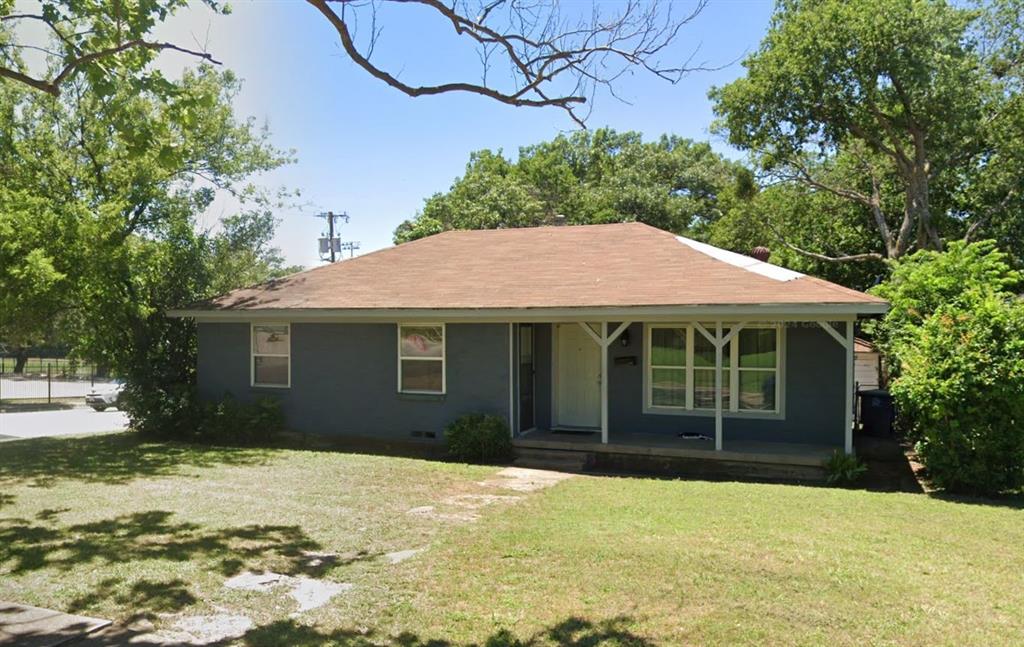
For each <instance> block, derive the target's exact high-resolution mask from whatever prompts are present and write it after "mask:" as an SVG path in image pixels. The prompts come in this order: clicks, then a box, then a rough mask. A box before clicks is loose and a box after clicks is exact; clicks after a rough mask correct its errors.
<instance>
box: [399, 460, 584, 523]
mask: <svg viewBox="0 0 1024 647" xmlns="http://www.w3.org/2000/svg"><path fill="white" fill-rule="evenodd" d="M573 476H575V474H568V473H565V472H552V471H549V470H535V469H528V468H523V467H506V468H505V469H502V470H501V471H499V472H498V473H496V474H495V475H494V476H493V477H492V478H489V479H487V480H485V481H477V482H476V485H477V486H478V487H479V488H482V489H484V490H485V491H483V492H480V491H477V492H464V493H459V494H451V495H448V496H444V497H442V498H441V499H440V500H439V501H438V502H437V503H436V504H434V505H422V506H417V507H415V508H410V509H409V510H408V511H407V512H406V513H407V514H410V515H413V516H417V517H424V518H427V519H434V520H436V521H442V522H448V523H472V522H474V521H476V520H478V519H479V518H480V515H481V512H482V510H483V509H484V508H488V507H490V506H494V505H512V504H515V503H519V502H520V501H522V500H523V499H524V498H525V497H524V496H523V495H524V494H527V493H530V492H536V491H537V490H543V489H545V488H549V487H551V486H553V485H557V484H558V483H561V482H562V481H564V480H566V479H569V478H572V477H573ZM495 490H503V491H506V492H508V491H511V492H515V494H500V493H496V492H495Z"/></svg>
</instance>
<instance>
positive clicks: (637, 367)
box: [536, 323, 846, 447]
mask: <svg viewBox="0 0 1024 647" xmlns="http://www.w3.org/2000/svg"><path fill="white" fill-rule="evenodd" d="M617 326H618V324H617V323H614V324H613V323H610V324H609V325H608V328H609V329H610V330H614V329H615V328H616V327H617ZM628 331H629V336H630V344H629V346H627V347H623V346H622V345H621V344H620V343H619V341H618V340H616V341H615V342H614V343H613V344H612V345H611V346H610V347H609V351H608V352H609V359H608V370H609V373H610V376H609V379H610V381H609V383H608V429H609V441H610V442H615V438H616V436H617V435H618V436H620V437H621V435H622V434H628V433H630V432H640V433H653V434H662V433H663V434H672V435H674V434H678V433H680V432H683V431H693V432H697V433H702V434H705V435H707V436H711V437H713V436H714V435H715V418H714V415H713V414H710V415H709V414H705V413H700V414H694V413H688V414H682V415H671V414H653V413H644V412H643V401H644V393H643V372H644V357H643V353H644V326H643V324H642V323H634V324H632V325H631V326H630V327H629V328H628ZM551 335H552V328H551V327H550V326H547V327H546V328H542V327H539V326H538V329H537V337H538V338H537V343H536V347H537V354H538V361H537V373H538V379H537V407H538V413H537V419H538V424H539V426H541V427H544V426H545V423H547V424H548V425H549V424H550V422H551V392H552V391H551V348H552V344H551ZM784 348H785V357H784V359H783V362H784V369H783V374H784V379H785V382H786V383H785V386H784V388H783V398H784V405H783V411H784V416H785V417H784V419H777V420H772V419H756V418H750V417H746V418H745V417H742V414H730V413H729V412H725V414H724V416H723V422H722V430H723V437H724V441H725V443H728V442H729V441H730V440H744V441H772V442H790V443H809V444H819V445H834V446H837V447H842V445H843V442H844V437H843V422H844V420H845V417H844V414H845V412H844V407H845V406H846V378H845V375H844V371H845V367H846V358H845V355H844V350H843V348H842V347H841V346H840V345H839V344H838V343H836V341H835V340H834V339H833V338H832V337H831V336H829V334H828V333H826V332H825V331H824V330H822V329H821V328H820V327H819V326H818V325H817V324H814V323H798V324H796V325H790V326H789V327H787V328H786V330H785V343H784ZM545 353H546V357H545ZM617 358H635V360H636V361H635V364H633V363H617V362H616V359H617ZM545 376H546V377H545ZM542 384H543V386H542Z"/></svg>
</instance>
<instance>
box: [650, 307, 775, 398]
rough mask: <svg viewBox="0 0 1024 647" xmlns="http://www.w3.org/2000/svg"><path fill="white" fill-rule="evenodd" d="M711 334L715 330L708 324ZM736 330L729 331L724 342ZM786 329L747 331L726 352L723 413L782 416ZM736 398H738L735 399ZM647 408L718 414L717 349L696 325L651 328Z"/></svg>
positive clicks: (723, 349) (723, 355)
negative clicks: (781, 346)
mask: <svg viewBox="0 0 1024 647" xmlns="http://www.w3.org/2000/svg"><path fill="white" fill-rule="evenodd" d="M704 327H705V328H706V329H713V327H712V326H709V325H708V324H705V326H704ZM730 330H731V329H730V328H728V327H723V328H722V335H723V337H724V336H726V335H728V334H729V332H730ZM780 338H781V329H780V328H778V327H775V326H771V327H764V326H761V327H753V326H751V327H744V328H742V329H740V330H739V331H738V332H737V333H736V334H735V335H734V336H733V337H732V339H730V340H729V341H728V342H727V343H726V344H725V346H724V347H723V348H722V409H723V410H725V411H754V412H756V411H760V412H768V413H777V412H778V411H779V402H778V399H779V395H778V394H779V379H780V378H779V357H780V353H779V344H780ZM734 396H735V397H734ZM646 397H647V403H648V406H650V407H651V408H654V409H681V410H701V411H707V410H710V411H713V410H714V409H715V346H714V344H713V343H711V341H710V340H708V339H707V337H705V336H704V335H703V334H702V333H701V332H700V331H698V330H697V328H696V327H695V326H692V325H689V324H655V325H651V326H649V328H648V348H647V394H646Z"/></svg>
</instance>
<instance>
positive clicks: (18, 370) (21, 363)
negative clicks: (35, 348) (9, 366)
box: [14, 348, 28, 375]
mask: <svg viewBox="0 0 1024 647" xmlns="http://www.w3.org/2000/svg"><path fill="white" fill-rule="evenodd" d="M26 364H28V349H27V348H19V349H17V350H15V351H14V373H15V374H16V375H24V373H25V365H26Z"/></svg>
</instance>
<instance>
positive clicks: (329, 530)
mask: <svg viewBox="0 0 1024 647" xmlns="http://www.w3.org/2000/svg"><path fill="white" fill-rule="evenodd" d="M496 471H497V470H496V469H495V468H486V467H471V466H463V465H454V464H446V463H439V462H431V461H421V460H411V459H401V458H387V457H374V456H360V455H352V454H341V453H327V452H311V451H289V450H248V449H208V448H198V447H191V446H184V445H173V444H171V445H168V444H139V443H137V442H135V441H134V439H133V438H132V437H131V436H130V435H112V436H98V437H96V436H94V437H90V438H71V439H41V440H34V441H19V442H13V443H12V442H7V443H0V600H8V601H16V602H22V603H27V604H33V605H38V606H44V607H51V608H57V609H62V610H66V611H74V612H79V613H85V614H89V615H96V616H100V617H107V618H113V619H115V620H119V621H130V620H133V619H137V618H147V619H148V620H149V621H150V622H152V623H153V624H154V625H155V626H156V627H157V628H163V627H168V626H170V625H171V624H172V623H173V622H174V621H175V619H176V618H177V617H178V616H179V615H180V614H210V613H215V612H217V611H222V612H223V611H225V610H227V611H230V612H232V613H242V614H244V615H247V616H249V617H250V618H252V619H253V620H254V621H255V623H256V628H254V629H253V630H251V631H250V632H249V633H248V634H246V636H245V637H244V638H243V639H242V640H241V643H242V644H252V645H281V644H289V645H306V644H308V645H318V644H325V643H333V644H341V645H374V644H389V643H394V644H400V645H409V646H416V645H424V646H425V645H448V644H452V645H463V644H488V645H495V646H497V645H513V644H515V645H548V644H555V645H581V646H582V645H679V644H722V645H734V644H806V645H821V644H830V645H864V644H893V645H906V644H918V645H924V644H929V645H931V644H948V645H954V644H955V645H968V644H973V645H995V644H1007V645H1011V644H1024V586H1022V584H1024V511H1022V510H1021V509H1020V508H1018V507H1015V506H1013V505H997V504H987V503H984V502H955V501H947V500H941V499H937V498H930V497H927V496H925V495H913V494H880V493H867V492H862V491H852V490H834V489H825V488H809V487H797V486H786V485H761V484H741V483H711V482H700V481H668V480H654V479H634V478H602V477H576V478H573V479H570V480H568V481H564V482H562V483H560V484H558V485H556V486H554V487H552V488H550V489H547V490H542V491H538V492H531V493H525V494H518V493H515V492H511V491H508V490H503V491H498V490H496V489H495V488H494V487H493V486H489V485H487V484H486V483H485V484H481V481H486V480H488V479H490V478H491V477H492V475H493V474H494V473H495V472H496ZM487 494H497V495H499V496H501V497H509V496H512V495H514V496H516V497H518V498H517V499H512V500H510V499H507V498H503V499H500V500H498V502H496V503H493V504H491V505H486V506H483V507H480V508H479V509H475V508H470V507H465V506H460V505H459V502H460V501H461V502H463V503H465V502H475V503H474V505H478V504H479V502H482V501H485V500H486V499H483V498H474V497H475V496H477V495H487ZM452 497H455V498H452ZM459 497H463V498H461V499H460V498H459ZM420 506H434V514H432V515H429V514H428V515H417V514H408V512H407V511H408V510H409V509H411V508H416V507H420ZM473 514H476V515H478V516H479V518H478V519H477V520H475V521H472V520H470V516H472V515H473ZM467 515H469V516H467ZM424 547H425V548H427V550H425V551H424V552H422V553H420V554H418V555H416V556H415V557H413V558H411V559H408V560H406V561H403V562H401V563H399V564H391V563H389V561H388V560H387V559H384V557H383V555H384V554H385V553H388V552H392V551H398V550H405V549H414V548H424ZM306 551H313V552H327V553H336V554H338V555H340V558H339V559H338V561H336V562H335V563H333V564H329V565H327V566H315V565H312V564H311V563H310V562H309V560H308V558H307V557H305V556H304V555H303V553H304V552H306ZM262 569H269V570H274V571H278V572H285V573H293V574H304V575H308V576H312V577H318V578H324V579H328V580H334V581H338V582H350V583H352V584H354V585H355V588H354V589H352V590H351V591H350V592H348V593H344V594H342V595H340V596H338V597H336V598H334V599H333V600H332V601H331V602H330V603H328V604H327V605H326V606H324V607H322V608H320V609H316V610H313V611H308V612H305V613H302V614H300V615H298V616H297V617H291V616H292V613H293V612H294V611H295V606H294V603H293V602H292V601H291V600H290V599H289V598H288V597H287V596H286V595H284V594H283V593H280V592H275V593H262V592H244V591H236V590H229V589H225V588H224V587H223V583H224V580H225V579H226V578H227V577H230V576H232V575H234V574H237V573H239V572H241V571H243V570H262Z"/></svg>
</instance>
